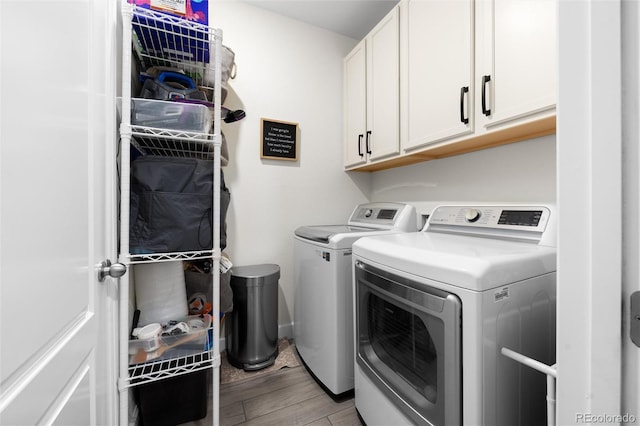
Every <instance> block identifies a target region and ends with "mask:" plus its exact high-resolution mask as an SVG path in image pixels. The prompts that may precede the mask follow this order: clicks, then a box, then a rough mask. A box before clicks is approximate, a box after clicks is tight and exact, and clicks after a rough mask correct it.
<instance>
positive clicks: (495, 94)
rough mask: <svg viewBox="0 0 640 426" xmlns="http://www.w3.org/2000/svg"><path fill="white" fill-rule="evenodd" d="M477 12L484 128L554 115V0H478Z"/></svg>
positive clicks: (477, 48) (477, 49)
mask: <svg viewBox="0 0 640 426" xmlns="http://www.w3.org/2000/svg"><path fill="white" fill-rule="evenodd" d="M476 15H477V19H476V22H477V30H476V31H477V35H478V44H477V47H476V57H477V59H476V60H477V64H478V68H477V71H478V72H477V77H476V84H477V85H478V90H477V96H478V97H479V99H480V104H481V105H480V110H479V111H480V113H481V114H482V115H481V117H482V119H481V120H480V121H481V123H482V126H484V128H485V129H487V130H492V128H493V127H496V126H498V127H499V126H501V125H512V124H517V122H518V121H522V120H523V119H525V120H526V119H531V118H539V117H542V116H545V115H547V116H548V115H553V114H555V104H556V1H555V0H476ZM483 99H484V102H483Z"/></svg>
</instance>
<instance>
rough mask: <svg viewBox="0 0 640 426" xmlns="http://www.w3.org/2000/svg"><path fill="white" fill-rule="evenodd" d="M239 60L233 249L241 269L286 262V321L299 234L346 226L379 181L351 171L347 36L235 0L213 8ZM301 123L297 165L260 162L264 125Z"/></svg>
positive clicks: (233, 135)
mask: <svg viewBox="0 0 640 426" xmlns="http://www.w3.org/2000/svg"><path fill="white" fill-rule="evenodd" d="M211 15H212V16H211V19H210V21H211V22H212V24H213V26H215V27H217V28H221V29H222V30H223V36H224V38H223V44H224V45H226V46H228V47H229V48H231V49H232V50H233V51H234V52H235V54H236V63H237V77H236V78H235V79H234V80H231V81H230V86H231V90H230V91H229V95H228V97H227V100H226V102H225V106H227V107H229V108H232V109H243V110H244V111H246V113H247V116H246V118H245V119H244V120H242V121H240V122H237V123H229V124H223V128H222V131H223V132H224V134H225V136H226V138H227V142H228V144H229V151H230V161H229V165H228V166H227V167H225V168H224V173H225V179H226V182H227V185H228V186H229V189H230V191H231V205H230V208H229V212H228V216H227V225H228V242H227V249H226V250H225V252H227V253H228V254H229V255H230V257H231V260H232V261H233V263H234V264H235V265H252V264H260V263H276V264H278V265H280V270H281V277H280V290H281V293H280V298H279V312H280V314H279V323H280V325H287V324H290V323H291V322H292V321H293V300H294V297H293V291H294V288H293V282H292V278H293V263H292V258H293V231H294V230H295V229H296V228H297V227H298V226H301V225H320V224H334V223H342V222H344V221H346V219H347V218H348V216H349V214H350V213H351V210H352V209H353V207H354V205H356V204H358V203H361V202H366V201H368V193H369V188H370V184H369V181H370V175H369V174H364V173H353V174H347V173H344V172H343V166H342V164H343V154H342V153H343V150H342V58H343V57H344V56H345V55H346V54H347V53H348V52H349V51H350V50H351V48H352V47H353V46H354V45H355V44H356V40H352V39H350V38H347V37H343V36H341V35H338V34H335V33H332V32H329V31H326V30H323V29H320V28H316V27H313V26H310V25H307V24H304V23H301V22H298V21H295V20H292V19H289V18H285V17H282V16H278V15H275V14H273V13H271V12H267V11H264V10H262V9H259V8H256V7H253V6H249V5H246V4H242V3H238V2H232V1H216V2H213V5H212V7H211ZM261 118H271V119H275V120H283V121H291V122H297V123H299V129H300V139H299V146H300V151H299V156H298V161H297V162H289V161H277V160H261V159H260V119H261Z"/></svg>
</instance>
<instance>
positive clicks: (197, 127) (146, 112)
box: [131, 98, 212, 133]
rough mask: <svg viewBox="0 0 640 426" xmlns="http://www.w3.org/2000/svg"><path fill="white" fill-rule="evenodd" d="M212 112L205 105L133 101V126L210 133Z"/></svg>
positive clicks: (138, 99) (151, 100) (150, 100)
mask: <svg viewBox="0 0 640 426" xmlns="http://www.w3.org/2000/svg"><path fill="white" fill-rule="evenodd" d="M211 122H212V116H211V110H209V108H208V107H207V106H205V105H201V104H197V103H184V102H174V101H159V100H156V99H141V98H134V99H131V124H132V125H134V126H144V127H154V128H162V129H170V130H179V131H186V132H195V133H209V130H211Z"/></svg>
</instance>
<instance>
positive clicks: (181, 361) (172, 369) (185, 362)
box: [120, 349, 215, 389]
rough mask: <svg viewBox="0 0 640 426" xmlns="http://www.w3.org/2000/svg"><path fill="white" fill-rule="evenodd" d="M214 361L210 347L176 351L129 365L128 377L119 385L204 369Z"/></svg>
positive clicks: (142, 382)
mask: <svg viewBox="0 0 640 426" xmlns="http://www.w3.org/2000/svg"><path fill="white" fill-rule="evenodd" d="M214 362H215V358H214V353H213V350H212V349H210V350H206V351H200V352H197V351H193V350H183V351H177V354H175V355H174V356H172V357H171V358H168V359H157V360H152V361H148V362H145V363H141V364H132V365H130V366H129V377H128V379H127V380H125V381H123V382H121V383H120V386H121V388H123V389H124V388H128V387H133V386H139V385H142V384H144V383H150V382H155V381H158V380H162V379H165V378H168V377H174V376H179V375H181V374H187V373H191V372H194V371H200V370H206V369H208V368H211V367H213V366H214Z"/></svg>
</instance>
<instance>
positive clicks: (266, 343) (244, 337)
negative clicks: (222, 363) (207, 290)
mask: <svg viewBox="0 0 640 426" xmlns="http://www.w3.org/2000/svg"><path fill="white" fill-rule="evenodd" d="M279 278H280V267H279V266H278V265H274V264H262V265H250V266H234V267H233V268H231V290H233V311H231V312H230V313H229V314H230V315H229V316H228V317H227V319H226V320H225V338H226V342H225V343H226V347H227V359H228V360H229V363H230V364H231V365H233V366H234V367H236V368H242V369H243V370H246V371H251V370H260V369H262V368H265V367H268V366H270V365H271V364H273V363H274V362H275V360H276V357H277V356H278V280H279Z"/></svg>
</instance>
